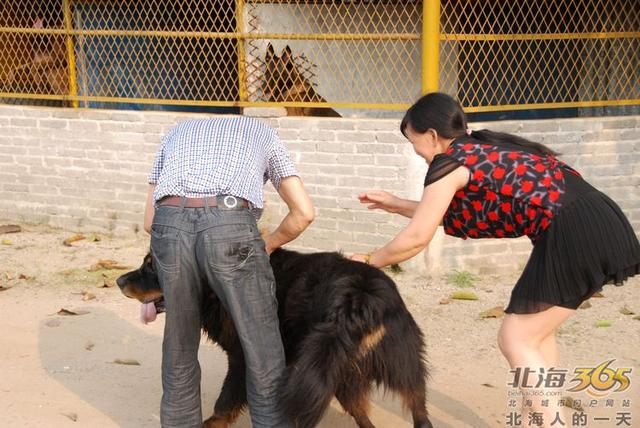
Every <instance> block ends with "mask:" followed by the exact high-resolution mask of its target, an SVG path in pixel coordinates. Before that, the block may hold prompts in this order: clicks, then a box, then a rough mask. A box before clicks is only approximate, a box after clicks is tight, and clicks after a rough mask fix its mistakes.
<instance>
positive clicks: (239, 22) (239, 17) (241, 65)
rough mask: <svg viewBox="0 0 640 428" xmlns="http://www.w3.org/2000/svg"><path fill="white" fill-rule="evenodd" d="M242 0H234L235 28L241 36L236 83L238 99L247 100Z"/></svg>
mask: <svg viewBox="0 0 640 428" xmlns="http://www.w3.org/2000/svg"><path fill="white" fill-rule="evenodd" d="M244 1H245V0H236V28H237V32H238V33H239V34H240V36H241V37H238V83H239V90H240V101H247V100H248V99H249V96H248V94H247V75H246V66H245V58H244V38H243V37H242V36H243V35H244Z"/></svg>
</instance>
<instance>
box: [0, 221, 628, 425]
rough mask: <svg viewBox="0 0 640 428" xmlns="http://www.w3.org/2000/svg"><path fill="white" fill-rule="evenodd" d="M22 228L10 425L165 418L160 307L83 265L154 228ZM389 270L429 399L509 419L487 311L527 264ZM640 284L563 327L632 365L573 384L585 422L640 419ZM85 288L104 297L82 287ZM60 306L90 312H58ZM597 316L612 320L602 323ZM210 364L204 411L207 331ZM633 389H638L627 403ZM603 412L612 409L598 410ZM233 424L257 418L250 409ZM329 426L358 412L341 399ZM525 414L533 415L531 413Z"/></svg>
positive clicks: (9, 329) (0, 281)
mask: <svg viewBox="0 0 640 428" xmlns="http://www.w3.org/2000/svg"><path fill="white" fill-rule="evenodd" d="M0 224H2V222H0ZM23 229H24V230H23V232H21V233H15V234H7V235H0V241H2V240H4V239H8V240H10V241H11V242H10V243H8V242H7V243H5V244H2V245H0V286H1V287H3V288H4V290H2V291H0V325H1V326H2V334H1V335H0V426H3V427H31V426H33V427H36V426H37V427H41V426H46V427H78V426H83V427H85V426H86V427H116V426H120V427H138V428H144V427H154V426H159V416H158V415H159V402H160V397H161V385H160V358H161V342H162V328H163V322H164V320H163V317H162V316H160V317H159V319H158V321H156V322H155V323H152V324H150V325H147V326H145V325H142V324H141V323H140V322H139V321H138V310H139V306H138V304H137V303H136V302H134V301H131V300H129V299H126V298H125V297H124V296H122V295H121V294H120V292H119V290H118V289H117V287H111V288H108V287H107V288H105V287H99V286H101V285H103V284H104V283H105V281H106V282H107V283H108V284H109V283H110V282H111V281H112V280H113V279H114V278H115V277H116V276H117V275H118V274H120V273H121V272H122V271H117V270H101V271H96V272H88V271H87V270H88V269H89V268H90V267H91V266H92V265H93V264H95V263H96V262H97V261H98V260H100V259H113V260H116V261H117V262H119V263H120V264H123V265H128V266H132V267H137V266H138V265H139V264H140V262H141V260H142V256H143V255H144V254H145V252H146V251H147V248H148V239H147V238H146V237H144V236H140V237H138V238H135V237H129V238H113V237H108V236H100V238H101V240H100V241H96V242H92V241H90V240H88V239H84V240H81V241H77V242H75V243H73V244H72V246H71V247H67V246H64V245H62V241H63V240H64V239H65V238H68V237H70V236H72V235H73V232H68V231H60V230H55V229H49V228H44V227H36V226H24V225H23ZM86 236H87V237H89V235H88V234H86ZM103 274H104V275H106V276H104V275H103ZM21 275H23V277H22V278H21V277H20V276H21ZM393 277H394V279H395V280H396V282H397V283H398V286H399V288H400V290H401V293H402V295H403V297H404V299H405V302H406V303H407V305H408V307H409V309H410V311H411V313H412V314H413V315H414V317H415V319H416V321H417V322H418V324H419V325H420V326H421V328H422V329H423V331H424V333H425V335H426V338H427V350H428V357H429V366H430V370H431V378H430V380H429V383H428V387H429V401H428V408H429V411H430V413H431V415H432V421H433V422H434V425H435V426H437V427H494V426H506V425H507V424H506V415H507V413H508V412H511V411H516V412H517V411H518V409H517V408H515V409H514V408H510V407H509V392H510V388H509V387H508V386H507V383H508V382H509V381H510V379H511V377H510V374H509V369H508V366H507V364H506V362H505V361H504V360H503V358H502V356H501V355H500V353H499V351H498V349H497V345H496V339H495V338H496V334H497V330H498V326H499V324H500V320H499V319H495V318H489V319H481V318H480V316H479V314H480V312H482V311H484V310H486V309H490V308H492V307H494V306H502V305H504V304H506V302H507V300H508V296H509V293H510V291H511V286H512V284H513V283H514V281H515V279H516V278H517V273H516V272H512V273H509V274H504V275H500V276H490V277H482V278H480V280H479V281H478V282H477V283H476V284H475V286H473V287H472V288H464V289H462V288H460V287H459V286H457V285H455V284H453V283H450V282H448V281H447V279H446V278H445V277H434V278H427V277H418V276H414V275H410V274H407V273H401V274H396V275H393ZM639 283H640V278H633V279H632V280H630V281H629V282H628V283H627V284H626V285H625V286H624V287H619V288H618V287H613V286H606V287H605V289H604V292H603V294H604V296H605V297H604V298H597V299H596V298H594V299H591V302H590V303H591V305H592V306H591V307H590V308H588V309H584V310H579V311H578V312H577V313H576V314H575V315H574V316H573V317H572V318H570V319H569V321H568V322H566V323H565V325H564V326H563V327H562V329H561V331H560V334H559V345H560V349H561V356H562V366H563V367H565V368H567V369H569V371H570V374H572V373H573V370H574V368H575V367H577V366H589V367H593V366H596V365H598V364H599V363H601V362H603V361H606V360H609V359H615V361H614V362H613V363H612V367H616V368H620V367H630V368H632V370H633V371H632V373H631V375H630V378H631V385H630V386H629V388H628V389H627V390H626V391H624V392H621V393H608V394H607V396H606V397H602V398H599V399H598V400H597V403H596V405H595V406H594V407H588V404H590V403H591V400H593V399H594V397H593V396H591V395H589V394H588V393H586V392H581V393H572V394H571V396H572V397H574V398H577V399H581V400H582V404H583V407H584V411H585V413H586V414H587V418H588V424H587V425H586V426H593V427H606V426H615V416H616V413H619V412H629V413H631V418H632V420H631V425H630V426H639V425H640V377H639V376H638V372H639V371H640V320H637V319H634V316H633V315H624V314H622V313H621V311H620V309H621V308H622V307H623V306H626V307H627V308H628V309H630V310H631V311H633V312H635V313H636V315H637V314H640V290H639V289H638V284H639ZM0 290H1V289H0ZM459 290H471V291H474V292H475V293H476V294H477V296H478V298H479V299H478V300H476V301H458V300H454V301H451V302H450V303H448V304H440V303H439V301H440V300H441V299H442V298H443V297H447V296H449V295H450V294H451V293H452V292H454V291H459ZM83 292H89V293H92V294H93V295H95V298H94V299H91V300H83V294H82V293H83ZM62 308H65V309H67V310H70V311H75V312H78V311H80V312H83V311H85V312H86V313H84V314H82V315H76V316H62V315H58V314H57V312H58V311H59V310H60V309H62ZM598 320H608V321H610V323H611V326H610V327H602V328H597V327H595V324H596V322H597V321H598ZM116 359H134V360H136V361H138V362H139V363H140V365H135V366H131V365H120V364H114V363H113V361H114V360H116ZM200 363H201V366H202V402H203V412H204V414H205V416H208V415H209V413H210V409H212V408H213V403H214V401H215V399H216V397H217V394H218V392H219V388H220V385H221V383H222V380H223V377H224V374H225V373H226V358H225V356H224V354H223V353H222V352H221V351H220V350H219V349H218V348H217V347H216V346H215V345H213V344H211V343H207V342H204V341H203V343H202V345H201V348H200ZM572 385H573V384H572ZM605 399H612V400H614V401H613V406H611V407H606V403H605ZM624 400H629V401H628V403H627V404H628V405H629V406H628V407H625V406H624ZM598 417H610V418H612V419H610V421H609V422H604V421H598V420H595V419H594V418H598ZM372 420H373V421H374V423H376V425H377V426H379V427H394V428H395V427H410V426H412V424H411V420H410V416H409V415H408V414H406V413H404V412H403V410H402V408H401V406H400V404H399V401H398V400H397V399H396V398H395V397H393V396H391V395H386V396H385V395H384V394H382V393H379V392H378V393H375V394H374V395H373V399H372ZM236 426H238V427H249V426H250V423H249V419H248V417H247V416H246V415H245V416H243V417H242V418H241V419H240V421H239V422H238V423H237V424H236ZM320 426H321V427H327V428H329V427H331V428H335V427H354V426H355V424H354V423H353V422H352V420H351V418H350V417H349V416H348V415H345V414H344V413H343V411H342V409H341V408H340V405H339V404H337V403H333V404H332V407H331V408H330V411H329V412H328V413H327V415H326V416H325V418H324V419H323V421H322V423H321V425H320ZM522 426H528V425H527V420H526V418H525V420H524V421H523V425H522ZM567 426H570V425H569V424H567ZM620 426H625V425H624V424H623V425H620Z"/></svg>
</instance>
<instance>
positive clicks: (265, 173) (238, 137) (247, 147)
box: [149, 116, 298, 218]
mask: <svg viewBox="0 0 640 428" xmlns="http://www.w3.org/2000/svg"><path fill="white" fill-rule="evenodd" d="M293 175H295V176H297V175H298V172H297V171H296V168H295V166H294V165H293V162H292V161H291V158H290V157H289V154H288V152H287V150H286V149H285V148H284V146H283V145H282V143H281V142H280V139H279V138H278V135H277V134H276V131H275V130H274V129H273V128H271V127H269V126H268V125H266V124H264V123H262V122H260V121H258V120H256V119H253V118H249V117H244V116H241V117H226V118H211V119H194V120H187V121H185V122H182V123H179V124H178V125H176V126H175V127H174V128H173V129H171V130H170V131H169V133H168V134H167V135H166V136H165V137H164V138H163V139H162V143H161V145H160V149H159V150H158V154H157V155H156V160H155V163H154V165H153V169H152V170H151V173H150V174H149V183H150V184H156V190H155V192H154V194H153V198H154V200H155V201H156V202H157V201H159V200H160V199H162V198H163V197H165V196H185V197H188V198H201V197H204V196H214V195H233V196H237V197H240V198H244V199H246V200H247V201H249V202H250V204H251V210H252V212H253V214H254V216H255V217H256V218H259V217H260V215H261V214H262V209H263V207H264V201H263V187H264V184H265V183H266V182H267V180H271V183H272V184H273V186H274V187H275V188H276V190H277V189H278V188H279V187H280V182H281V180H282V179H283V178H285V177H289V176H293Z"/></svg>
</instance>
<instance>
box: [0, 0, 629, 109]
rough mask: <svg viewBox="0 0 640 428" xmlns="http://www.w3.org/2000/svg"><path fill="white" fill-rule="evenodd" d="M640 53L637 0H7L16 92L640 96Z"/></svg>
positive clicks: (366, 103)
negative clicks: (429, 93)
mask: <svg viewBox="0 0 640 428" xmlns="http://www.w3.org/2000/svg"><path fill="white" fill-rule="evenodd" d="M639 52H640V7H639V6H638V1H637V0H556V1H544V2H533V1H524V0H522V1H502V0H459V1H456V0H441V1H437V0H425V1H424V4H423V2H422V1H411V0H403V1H400V0H342V1H340V0H334V1H329V0H181V1H175V2H170V1H165V0H129V1H120V0H38V1H37V0H3V2H2V4H1V5H0V97H2V99H3V100H4V101H5V102H12V103H24V102H28V103H34V102H38V103H46V104H53V105H73V106H83V107H101V106H103V105H109V106H113V105H114V103H116V104H115V105H116V106H118V105H121V106H124V107H125V108H128V107H132V106H140V105H145V106H147V108H159V107H158V106H162V105H165V106H166V105H172V106H176V105H184V106H222V107H231V106H236V107H238V106H252V105H254V106H265V105H285V106H287V107H288V108H289V109H291V110H292V112H291V113H292V114H306V113H305V112H304V111H302V110H303V109H305V108H307V109H308V108H314V107H315V108H319V107H334V108H338V109H339V108H376V109H404V108H406V107H407V106H408V105H409V104H410V103H411V102H412V101H413V100H415V99H416V98H417V97H418V96H419V95H420V93H421V92H427V91H432V90H438V89H439V90H442V91H445V92H448V93H450V94H454V95H457V97H458V98H459V99H460V100H461V102H462V103H463V105H464V106H465V108H466V109H467V111H491V110H509V109H530V108H549V107H584V106H607V105H640V63H639V61H640V59H639V57H640V55H638V54H639ZM294 109H298V111H296V112H293V110H294ZM325 110H326V109H325Z"/></svg>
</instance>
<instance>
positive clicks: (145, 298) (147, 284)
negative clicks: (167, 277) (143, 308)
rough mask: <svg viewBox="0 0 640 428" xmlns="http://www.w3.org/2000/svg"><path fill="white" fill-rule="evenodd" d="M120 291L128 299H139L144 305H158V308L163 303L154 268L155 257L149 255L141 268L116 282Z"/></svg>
mask: <svg viewBox="0 0 640 428" xmlns="http://www.w3.org/2000/svg"><path fill="white" fill-rule="evenodd" d="M116 284H118V287H120V291H122V294H124V295H125V296H127V297H130V298H132V299H137V300H139V301H140V302H142V303H151V302H154V303H156V307H158V306H159V304H161V302H162V301H163V295H162V289H161V288H160V282H158V274H157V273H156V270H155V268H154V266H153V257H151V254H150V253H149V254H147V255H146V256H145V257H144V260H143V261H142V266H140V268H138V269H136V270H133V271H131V272H127V273H125V274H124V275H122V276H120V277H119V278H118V279H117V280H116Z"/></svg>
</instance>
